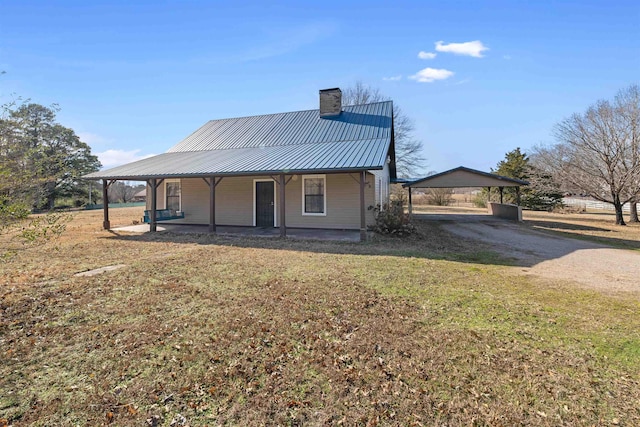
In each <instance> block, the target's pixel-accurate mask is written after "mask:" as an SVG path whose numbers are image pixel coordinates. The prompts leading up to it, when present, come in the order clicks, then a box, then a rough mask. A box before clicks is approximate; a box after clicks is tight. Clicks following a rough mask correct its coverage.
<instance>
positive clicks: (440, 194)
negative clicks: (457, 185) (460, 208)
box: [427, 188, 453, 206]
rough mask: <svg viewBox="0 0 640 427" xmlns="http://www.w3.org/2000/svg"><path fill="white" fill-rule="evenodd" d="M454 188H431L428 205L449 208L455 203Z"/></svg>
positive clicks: (428, 194)
mask: <svg viewBox="0 0 640 427" xmlns="http://www.w3.org/2000/svg"><path fill="white" fill-rule="evenodd" d="M452 194H453V189H452V188H430V189H429V191H428V193H427V203H428V204H430V205H435V206H449V205H450V204H451V202H453V197H451V195H452Z"/></svg>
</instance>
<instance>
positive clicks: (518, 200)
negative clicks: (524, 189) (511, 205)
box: [516, 186, 520, 206]
mask: <svg viewBox="0 0 640 427" xmlns="http://www.w3.org/2000/svg"><path fill="white" fill-rule="evenodd" d="M516 205H518V206H520V186H517V187H516Z"/></svg>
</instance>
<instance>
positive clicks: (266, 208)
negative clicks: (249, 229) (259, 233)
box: [256, 181, 274, 227]
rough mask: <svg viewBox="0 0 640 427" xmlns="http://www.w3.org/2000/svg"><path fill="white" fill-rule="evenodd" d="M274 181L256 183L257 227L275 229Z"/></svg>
mask: <svg viewBox="0 0 640 427" xmlns="http://www.w3.org/2000/svg"><path fill="white" fill-rule="evenodd" d="M273 202H274V200H273V181H258V182H256V226H257V227H273Z"/></svg>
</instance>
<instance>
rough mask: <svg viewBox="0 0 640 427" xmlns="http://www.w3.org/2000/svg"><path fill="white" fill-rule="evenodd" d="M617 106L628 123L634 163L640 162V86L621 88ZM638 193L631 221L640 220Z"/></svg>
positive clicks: (631, 161)
mask: <svg viewBox="0 0 640 427" xmlns="http://www.w3.org/2000/svg"><path fill="white" fill-rule="evenodd" d="M616 107H617V108H618V112H619V114H620V115H621V116H622V120H623V123H624V124H625V125H626V127H627V129H626V134H627V144H628V146H629V157H630V163H631V164H632V165H638V164H639V163H640V86H638V85H637V84H635V85H631V86H629V87H628V88H626V89H623V90H621V91H620V92H619V93H618V95H617V96H616ZM639 199H640V194H636V195H635V196H634V197H633V198H632V199H631V200H630V201H629V203H630V216H629V222H640V220H639V219H638V200H639Z"/></svg>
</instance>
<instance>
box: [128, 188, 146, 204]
mask: <svg viewBox="0 0 640 427" xmlns="http://www.w3.org/2000/svg"><path fill="white" fill-rule="evenodd" d="M146 200H147V190H146V189H145V190H140V191H138V192H137V193H136V194H134V195H133V198H132V199H131V201H132V202H144V201H146Z"/></svg>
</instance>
